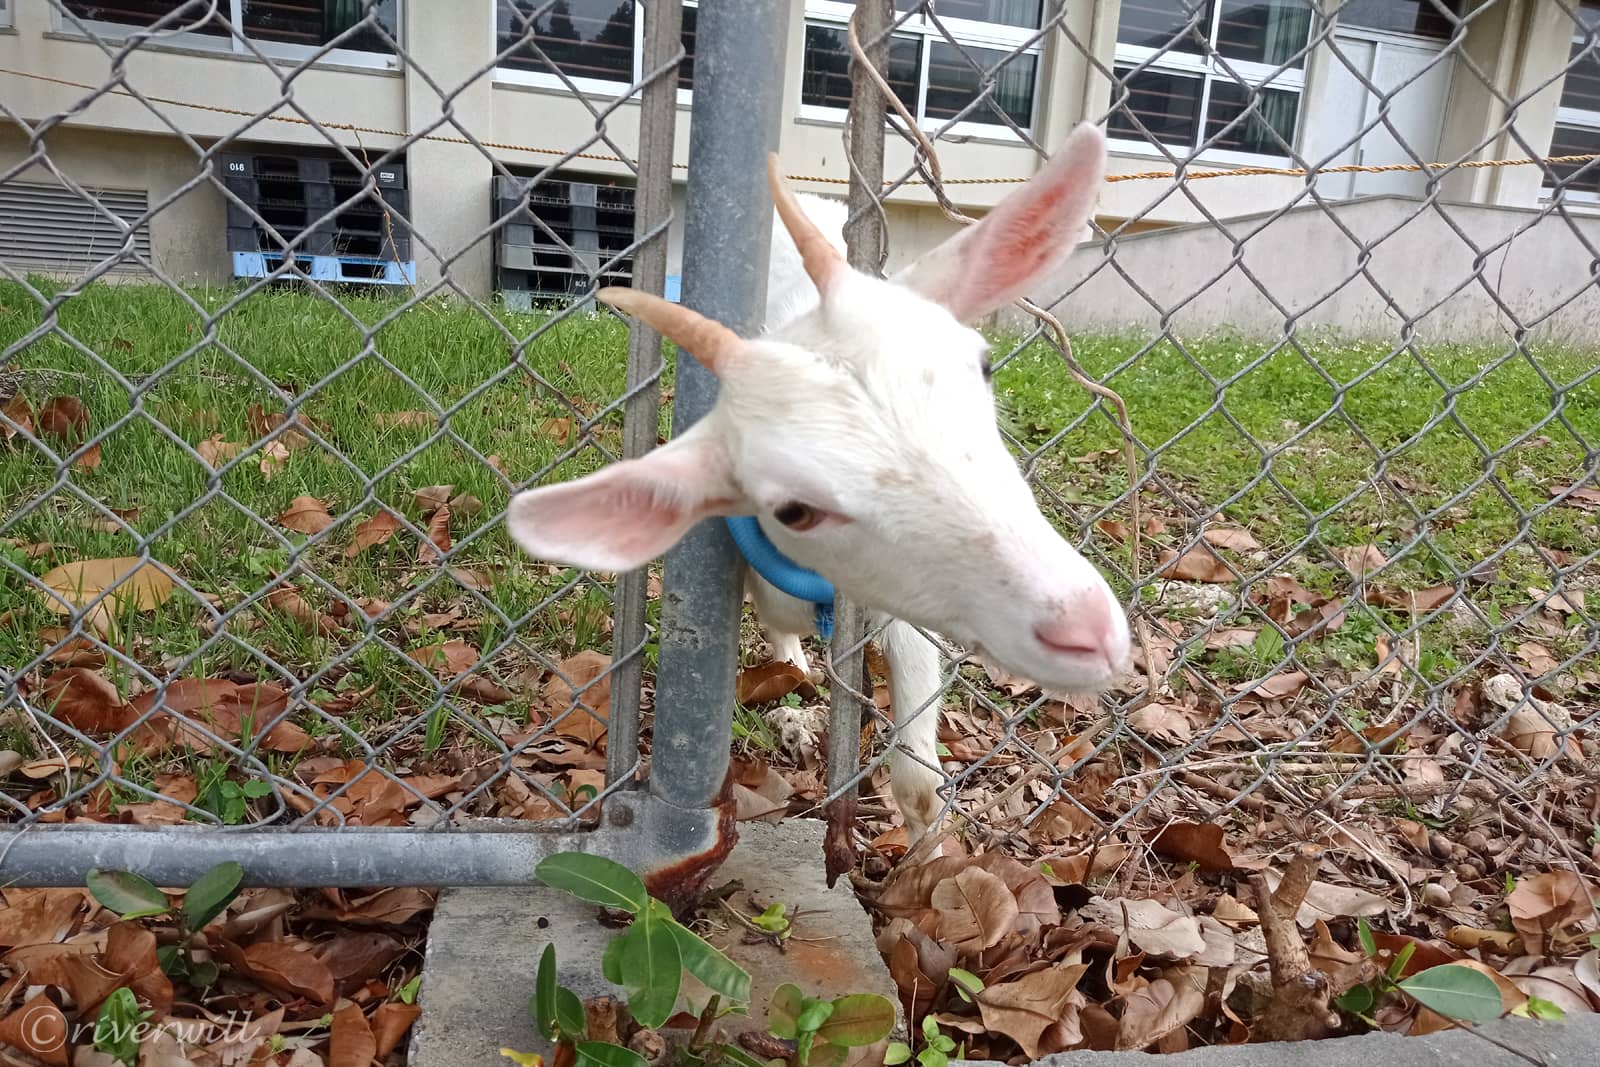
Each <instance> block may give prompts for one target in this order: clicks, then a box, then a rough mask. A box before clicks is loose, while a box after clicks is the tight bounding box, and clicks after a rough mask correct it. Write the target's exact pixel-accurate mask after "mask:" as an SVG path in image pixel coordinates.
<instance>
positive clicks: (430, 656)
mask: <svg viewBox="0 0 1600 1067" xmlns="http://www.w3.org/2000/svg"><path fill="white" fill-rule="evenodd" d="M406 655H407V656H409V657H411V658H412V659H414V660H416V661H417V662H418V663H420V664H422V665H423V666H424V667H426V668H428V670H430V671H432V672H433V674H434V675H435V676H436V677H438V679H439V680H440V681H442V682H448V681H451V680H453V679H454V678H456V677H457V676H458V675H460V674H463V673H465V672H466V671H470V670H471V669H472V668H473V667H476V666H477V665H478V663H479V661H480V660H482V658H483V654H482V653H481V652H479V651H478V650H477V649H476V648H474V647H473V646H472V645H469V644H467V643H466V642H465V641H446V642H445V643H444V644H442V645H428V646H426V647H424V648H413V649H411V650H410V651H409V652H407V653H406Z"/></svg>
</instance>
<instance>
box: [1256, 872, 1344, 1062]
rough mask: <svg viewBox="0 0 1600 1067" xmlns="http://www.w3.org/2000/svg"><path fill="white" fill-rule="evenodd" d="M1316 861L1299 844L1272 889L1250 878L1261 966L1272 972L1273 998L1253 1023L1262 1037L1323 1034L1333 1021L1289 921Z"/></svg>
mask: <svg viewBox="0 0 1600 1067" xmlns="http://www.w3.org/2000/svg"><path fill="white" fill-rule="evenodd" d="M1321 861H1322V850H1321V849H1320V848H1317V847H1316V846H1315V845H1309V844H1306V845H1301V846H1300V848H1299V851H1298V852H1296V853H1295V857H1294V859H1292V860H1290V861H1289V867H1288V869H1287V870H1286V871H1284V874H1283V880H1282V881H1281V882H1279V883H1278V890H1277V892H1276V893H1274V892H1272V891H1271V890H1270V889H1269V888H1268V887H1267V877H1266V875H1265V874H1260V873H1257V874H1252V875H1251V876H1250V888H1251V889H1252V890H1253V891H1254V893H1255V899H1256V913H1257V915H1258V917H1259V918H1260V920H1261V936H1262V939H1263V940H1264V941H1265V942H1266V944H1267V965H1268V967H1269V968H1270V969H1271V972H1272V985H1273V997H1272V999H1271V1000H1269V1001H1268V1002H1267V1007H1266V1010H1265V1011H1264V1012H1263V1013H1262V1016H1261V1022H1260V1023H1259V1024H1258V1026H1257V1034H1258V1036H1260V1037H1261V1038H1262V1039H1263V1040H1267V1041H1303V1040H1307V1039H1310V1038H1317V1037H1325V1036H1327V1034H1329V1033H1330V1032H1332V1031H1333V1029H1334V1028H1335V1027H1337V1026H1338V1025H1339V1016H1338V1013H1337V1012H1335V1011H1333V1010H1332V1008H1330V1007H1329V1004H1328V1000H1329V992H1330V991H1329V988H1328V980H1327V977H1326V976H1325V975H1323V974H1322V972H1320V971H1318V970H1316V969H1314V968H1313V967H1312V966H1311V955H1310V953H1309V952H1307V951H1306V946H1305V942H1304V941H1302V940H1301V939H1300V928H1299V927H1298V926H1297V925H1296V924H1295V913H1296V912H1297V911H1299V910H1300V905H1301V903H1303V902H1304V901H1305V898H1306V892H1307V890H1309V889H1310V888H1311V883H1312V880H1313V879H1314V877H1315V875H1316V873H1317V864H1318V863H1320V862H1321Z"/></svg>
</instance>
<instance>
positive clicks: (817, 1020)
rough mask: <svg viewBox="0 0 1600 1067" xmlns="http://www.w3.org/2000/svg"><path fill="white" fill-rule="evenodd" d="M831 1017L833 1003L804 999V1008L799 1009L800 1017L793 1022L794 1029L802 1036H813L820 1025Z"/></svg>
mask: <svg viewBox="0 0 1600 1067" xmlns="http://www.w3.org/2000/svg"><path fill="white" fill-rule="evenodd" d="M832 1015H833V1002H832V1001H827V1000H813V999H812V998H811V997H807V998H806V1002H805V1007H803V1008H801V1009H800V1017H799V1018H798V1019H796V1020H795V1021H794V1026H795V1029H796V1030H798V1031H800V1032H801V1033H802V1034H814V1033H816V1032H817V1031H818V1030H821V1029H822V1024H823V1023H825V1022H827V1021H828V1019H829V1018H831V1017H832Z"/></svg>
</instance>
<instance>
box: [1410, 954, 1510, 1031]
mask: <svg viewBox="0 0 1600 1067" xmlns="http://www.w3.org/2000/svg"><path fill="white" fill-rule="evenodd" d="M1399 986H1400V988H1401V989H1403V990H1405V992H1406V995H1407V996H1409V997H1411V998H1412V999H1413V1000H1415V1001H1416V1002H1417V1003H1419V1004H1421V1005H1422V1006H1423V1007H1425V1008H1431V1009H1433V1010H1434V1011H1436V1012H1438V1013H1439V1014H1440V1015H1443V1016H1444V1017H1445V1018H1447V1019H1455V1020H1457V1021H1460V1022H1469V1023H1481V1022H1488V1021H1489V1020H1491V1019H1498V1018H1499V1017H1500V1014H1501V1010H1502V1009H1501V1006H1500V1003H1501V1002H1500V987H1499V986H1497V985H1495V984H1494V979H1492V978H1490V977H1489V976H1488V975H1486V974H1484V973H1483V972H1482V971H1475V970H1473V969H1472V968H1471V967H1463V966H1461V965H1460V964H1456V963H1442V964H1440V965H1439V966H1437V967H1429V968H1428V969H1427V970H1425V971H1421V972H1419V973H1417V974H1414V975H1412V976H1411V977H1410V978H1407V979H1406V980H1405V981H1403V982H1400V983H1399Z"/></svg>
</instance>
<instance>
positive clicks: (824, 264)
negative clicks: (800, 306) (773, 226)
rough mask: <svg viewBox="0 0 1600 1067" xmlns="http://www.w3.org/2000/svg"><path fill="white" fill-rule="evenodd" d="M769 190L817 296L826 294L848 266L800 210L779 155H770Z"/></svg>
mask: <svg viewBox="0 0 1600 1067" xmlns="http://www.w3.org/2000/svg"><path fill="white" fill-rule="evenodd" d="M767 186H768V187H769V188H770V189H771V190H772V203H773V206H775V207H776V208H777V209H778V217H779V218H780V219H782V220H783V228H784V229H786V230H788V231H789V237H790V238H791V239H793V241H794V246H795V248H797V249H799V251H800V261H801V262H802V263H804V264H805V268H806V273H807V274H809V275H810V276H811V284H813V285H815V286H816V287H817V292H819V293H825V292H827V290H828V285H829V284H830V283H831V282H832V281H833V279H834V277H835V276H836V275H837V274H838V272H839V270H840V269H841V268H843V267H844V266H845V262H844V257H843V256H841V255H840V254H839V250H838V249H837V248H835V247H834V246H833V245H832V244H830V243H829V241H828V239H827V238H826V237H824V236H822V231H821V230H819V229H817V224H816V223H814V222H812V221H811V219H810V217H809V216H808V215H807V214H806V213H805V209H804V208H802V207H801V206H800V201H798V200H796V199H795V195H794V190H793V189H791V188H789V183H788V182H787V181H785V180H784V177H783V169H782V168H781V167H780V166H779V164H778V154H777V153H776V152H769V153H767Z"/></svg>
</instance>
